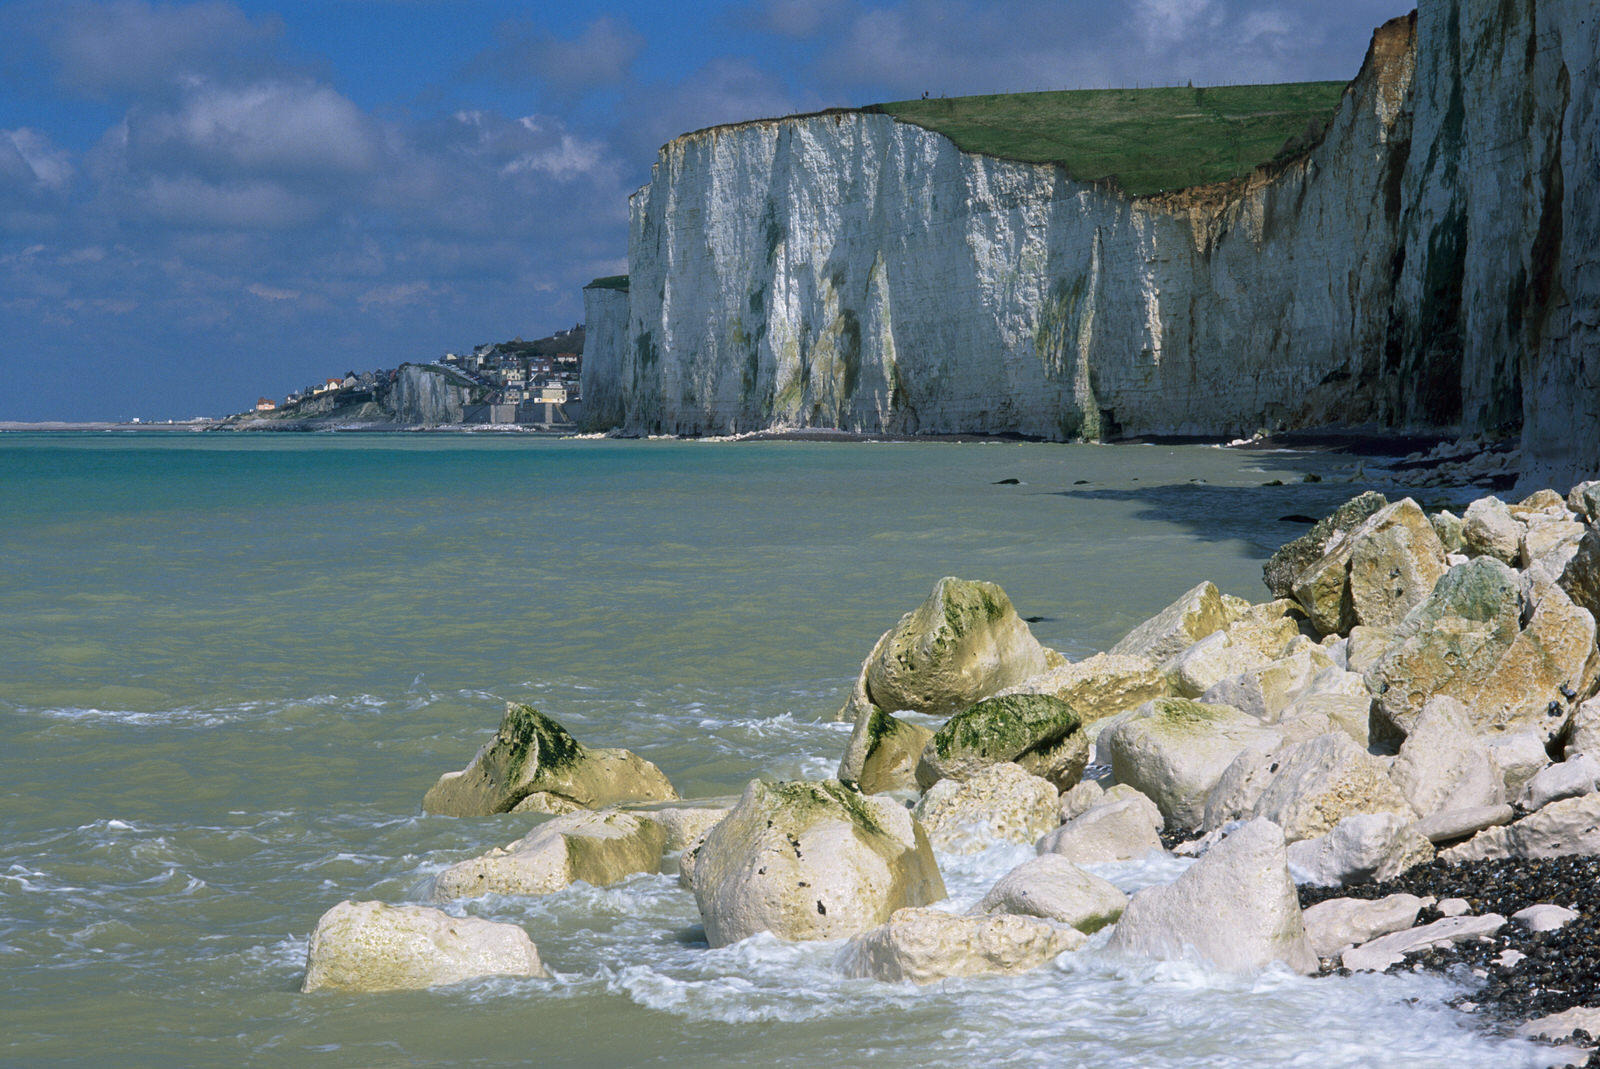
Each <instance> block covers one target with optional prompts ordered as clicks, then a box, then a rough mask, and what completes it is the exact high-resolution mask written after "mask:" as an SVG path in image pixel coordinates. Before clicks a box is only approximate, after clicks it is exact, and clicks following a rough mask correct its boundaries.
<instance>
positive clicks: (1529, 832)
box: [1439, 794, 1600, 862]
mask: <svg viewBox="0 0 1600 1069" xmlns="http://www.w3.org/2000/svg"><path fill="white" fill-rule="evenodd" d="M1563 854H1585V855H1590V854H1600V794H1585V795H1582V796H1581V797H1578V798H1563V799H1561V800H1560V801H1559V802H1551V803H1550V804H1549V805H1547V806H1545V807H1544V808H1543V809H1541V810H1539V811H1538V812H1536V813H1530V814H1529V815H1527V816H1525V817H1523V818H1522V819H1521V820H1518V821H1516V822H1515V823H1512V824H1507V825H1505V826H1504V827H1497V828H1487V829H1485V830H1484V831H1481V832H1479V833H1478V834H1477V835H1474V836H1473V837H1472V838H1470V839H1468V840H1467V841H1466V842H1464V843H1462V844H1460V845H1459V846H1452V847H1451V848H1450V849H1448V850H1441V851H1440V852H1439V856H1440V857H1441V858H1443V859H1444V860H1446V861H1450V862H1456V861H1481V860H1486V859H1491V858H1506V857H1560V856H1561V855H1563Z"/></svg>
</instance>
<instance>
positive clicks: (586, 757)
mask: <svg viewBox="0 0 1600 1069" xmlns="http://www.w3.org/2000/svg"><path fill="white" fill-rule="evenodd" d="M677 797H678V792H677V791H675V790H674V789H673V787H672V784H671V782H670V781H668V779H667V777H666V775H665V774H663V773H662V771H661V770H660V769H659V768H657V767H656V766H655V765H653V764H651V763H650V762H649V761H646V760H645V759H644V758H642V757H640V756H638V755H637V754H635V753H633V752H632V751H630V750H620V749H600V748H591V747H588V746H585V745H583V744H582V743H581V742H579V741H578V740H577V739H575V738H573V737H572V735H571V734H569V733H568V732H567V730H566V729H565V728H563V727H562V726H561V725H560V724H558V723H556V722H555V721H554V720H552V719H550V718H549V717H548V716H545V715H544V714H543V713H541V712H539V711H538V710H537V709H535V708H533V706H531V705H521V704H518V703H515V702H512V703H508V704H507V705H506V714H505V717H504V718H503V719H502V720H501V721H500V730H499V731H497V732H496V733H495V736H494V738H493V739H490V740H489V742H488V743H486V744H485V745H484V747H483V748H482V749H481V750H479V751H478V753H477V756H475V757H474V758H473V759H472V763H471V764H469V765H468V766H467V767H466V768H464V769H462V770H461V771H459V772H447V773H445V774H444V775H443V776H440V777H439V781H438V782H437V783H435V784H434V785H433V787H432V788H431V789H430V790H429V791H428V793H427V794H426V795H425V796H424V797H423V799H422V808H423V811H424V812H428V813H437V814H440V815H442V816H451V817H476V816H488V815H489V814H491V813H508V812H513V811H514V812H543V813H567V812H573V811H575V810H579V809H598V808H601V807H603V806H608V805H615V804H618V803H621V802H664V801H671V800H672V799H675V798H677Z"/></svg>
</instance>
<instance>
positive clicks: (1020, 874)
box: [974, 854, 1128, 935]
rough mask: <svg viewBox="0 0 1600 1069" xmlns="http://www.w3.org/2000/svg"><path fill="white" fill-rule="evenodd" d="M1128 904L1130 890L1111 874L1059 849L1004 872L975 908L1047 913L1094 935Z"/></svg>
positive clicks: (1035, 914) (1047, 917) (1032, 914)
mask: <svg viewBox="0 0 1600 1069" xmlns="http://www.w3.org/2000/svg"><path fill="white" fill-rule="evenodd" d="M1127 905H1128V896H1127V895H1125V894H1123V893H1122V892H1121V891H1120V890H1118V889H1117V886H1116V885H1115V884H1113V883H1112V882H1111V881H1110V880H1103V879H1101V878H1100V877H1099V876H1096V875H1094V874H1093V873H1089V872H1085V871H1084V870H1083V869H1081V868H1079V867H1078V866H1077V865H1074V864H1073V863H1072V862H1071V861H1069V860H1067V859H1066V858H1065V857H1062V856H1061V855H1060V854H1040V855H1039V856H1038V857H1035V858H1030V859H1029V860H1027V861H1024V862H1023V863H1022V864H1020V865H1018V866H1017V867H1016V868H1014V869H1012V870H1011V871H1010V872H1008V873H1006V874H1005V875H1004V876H1002V877H1000V879H999V880H998V881H997V882H996V883H995V885H994V886H993V887H991V888H990V889H989V893H988V894H986V895H984V896H983V899H982V901H980V902H979V903H978V904H977V906H976V907H974V909H975V911H976V912H978V913H1015V914H1017V915H1019V916H1024V917H1042V918H1044V919H1045V920H1051V921H1056V922H1057V923H1059V924H1069V925H1071V926H1072V927H1074V928H1076V929H1078V931H1080V932H1083V933H1084V934H1085V935H1093V934H1094V933H1095V932H1098V931H1099V930H1100V929H1101V928H1104V927H1105V926H1106V925H1108V924H1111V923H1113V922H1115V921H1116V919H1117V918H1118V917H1120V916H1122V911H1123V909H1125V908H1126V907H1127Z"/></svg>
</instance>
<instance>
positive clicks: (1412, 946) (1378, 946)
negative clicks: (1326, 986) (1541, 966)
mask: <svg viewBox="0 0 1600 1069" xmlns="http://www.w3.org/2000/svg"><path fill="white" fill-rule="evenodd" d="M1505 926H1506V919H1505V918H1504V917H1502V916H1500V914H1498V913H1485V914H1484V915H1483V916H1481V917H1446V918H1445V919H1444V920H1438V921H1434V922H1433V923H1432V924H1424V925H1423V926H1422V927H1420V928H1410V929H1407V930H1406V931H1403V932H1394V933H1392V934H1390V935H1384V936H1379V937H1378V938H1377V939H1374V940H1372V941H1371V942H1370V943H1363V944H1362V945H1361V946H1358V947H1356V948H1355V949H1354V950H1347V951H1345V952H1344V955H1343V956H1342V957H1341V958H1340V964H1342V965H1343V966H1344V967H1345V968H1346V969H1349V970H1351V971H1352V972H1382V971H1383V970H1385V969H1387V968H1388V967H1389V966H1391V965H1396V964H1399V963H1400V962H1401V961H1404V960H1405V958H1406V955H1408V954H1416V953H1419V952H1420V951H1424V950H1434V949H1436V948H1438V947H1447V946H1454V945H1455V944H1457V943H1465V942H1468V941H1469V940H1473V939H1490V938H1493V937H1494V936H1495V935H1496V934H1497V933H1498V932H1499V931H1500V929H1502V928H1504V927H1505Z"/></svg>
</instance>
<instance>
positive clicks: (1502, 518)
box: [1461, 497, 1523, 566]
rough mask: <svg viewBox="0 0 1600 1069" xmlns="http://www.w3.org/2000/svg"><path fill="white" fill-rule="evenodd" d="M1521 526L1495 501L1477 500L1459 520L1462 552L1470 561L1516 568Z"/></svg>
mask: <svg viewBox="0 0 1600 1069" xmlns="http://www.w3.org/2000/svg"><path fill="white" fill-rule="evenodd" d="M1522 532H1523V525H1522V524H1521V523H1520V522H1519V521H1518V520H1517V519H1516V518H1515V517H1514V516H1512V515H1511V510H1510V509H1508V508H1507V507H1506V504H1505V502H1503V501H1501V500H1500V499H1499V498H1497V497H1480V498H1479V499H1478V500H1476V501H1474V502H1473V503H1472V504H1470V505H1468V506H1467V513H1466V515H1465V516H1463V517H1462V532H1461V533H1462V548H1463V549H1465V550H1466V553H1467V556H1469V557H1484V556H1487V557H1493V558H1494V559H1495V560H1498V561H1501V562H1503V563H1505V564H1509V565H1512V566H1515V565H1516V563H1517V555H1518V553H1520V552H1521V549H1522Z"/></svg>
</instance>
